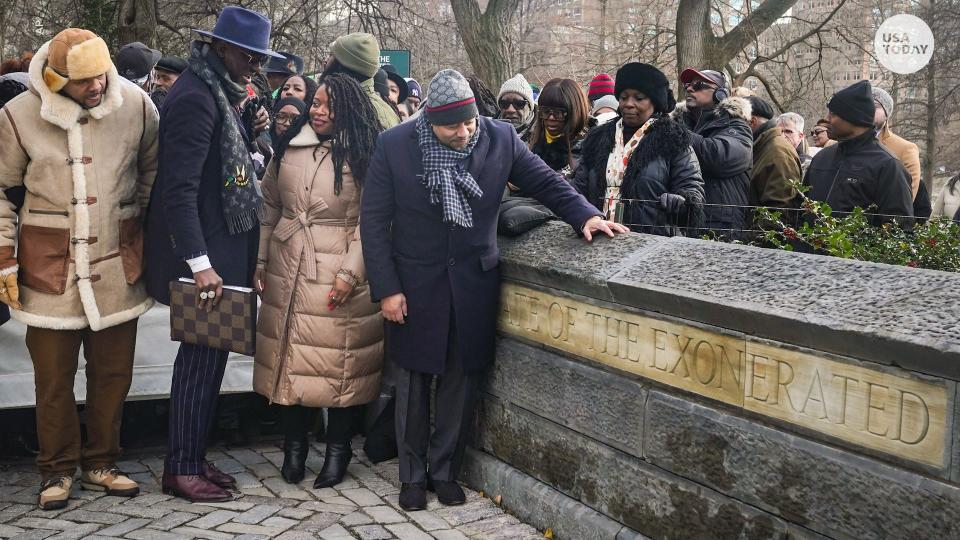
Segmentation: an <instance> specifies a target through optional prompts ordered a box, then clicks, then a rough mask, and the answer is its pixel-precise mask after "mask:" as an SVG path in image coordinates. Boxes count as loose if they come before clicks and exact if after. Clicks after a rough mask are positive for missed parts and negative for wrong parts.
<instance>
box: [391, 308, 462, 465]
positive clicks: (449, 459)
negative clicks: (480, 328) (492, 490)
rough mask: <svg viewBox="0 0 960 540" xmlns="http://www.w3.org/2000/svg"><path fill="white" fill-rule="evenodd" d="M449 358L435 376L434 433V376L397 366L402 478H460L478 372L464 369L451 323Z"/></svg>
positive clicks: (397, 405) (398, 427)
mask: <svg viewBox="0 0 960 540" xmlns="http://www.w3.org/2000/svg"><path fill="white" fill-rule="evenodd" d="M450 333H451V336H450V339H449V340H448V346H447V361H446V365H445V366H444V372H443V374H441V375H439V376H436V380H437V392H436V403H435V405H434V423H435V428H434V430H433V433H432V434H431V433H430V386H431V384H432V383H433V379H434V377H435V376H434V375H431V374H429V373H421V372H418V371H410V370H407V369H403V368H398V370H399V372H400V373H399V376H398V377H397V397H396V422H397V450H398V452H399V457H400V481H401V482H403V483H405V484H409V483H416V482H425V481H426V479H427V470H428V464H429V474H430V478H432V479H433V480H439V481H455V480H456V479H457V477H458V476H459V474H460V466H461V465H462V463H463V452H464V447H465V446H466V443H467V436H468V433H467V432H468V429H469V426H470V417H471V415H472V414H473V409H474V405H475V403H476V395H477V386H478V382H479V378H480V376H479V374H467V373H465V372H464V369H463V363H462V362H461V361H460V358H459V355H457V354H455V352H454V351H455V348H454V339H453V335H454V330H453V325H452V324H451V328H450Z"/></svg>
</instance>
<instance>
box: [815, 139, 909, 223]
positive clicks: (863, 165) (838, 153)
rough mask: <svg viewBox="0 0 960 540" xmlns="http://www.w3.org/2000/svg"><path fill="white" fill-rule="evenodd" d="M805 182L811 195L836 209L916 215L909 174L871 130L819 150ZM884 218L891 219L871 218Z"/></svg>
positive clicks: (879, 220)
mask: <svg viewBox="0 0 960 540" xmlns="http://www.w3.org/2000/svg"><path fill="white" fill-rule="evenodd" d="M803 183H804V184H805V185H807V186H810V191H809V192H808V193H807V196H808V197H810V198H811V199H813V200H815V201H821V202H826V203H827V204H829V205H830V208H831V209H833V211H834V212H850V211H852V210H853V209H854V208H857V207H860V208H863V209H864V210H865V211H866V212H869V213H875V214H884V215H887V216H910V217H912V216H913V192H912V191H911V189H910V184H911V179H910V174H909V173H908V172H907V170H906V169H905V168H904V167H903V164H901V163H900V161H899V160H898V159H897V158H896V157H894V155H893V154H891V153H890V151H889V150H887V149H886V148H884V146H883V145H882V144H880V142H879V141H877V138H876V136H875V135H874V133H873V131H872V130H868V131H866V132H864V133H863V135H860V136H859V137H855V138H853V139H849V140H846V141H841V142H840V143H839V144H835V145H832V146H828V147H827V148H824V149H823V150H821V151H819V152H817V155H815V156H813V161H812V162H811V163H810V168H809V169H807V174H806V176H804V179H803ZM873 205H875V206H876V207H875V208H870V206H873ZM885 221H890V218H889V217H883V216H880V215H877V216H874V217H873V219H872V220H871V222H872V223H873V224H874V225H880V224H882V223H883V222H885Z"/></svg>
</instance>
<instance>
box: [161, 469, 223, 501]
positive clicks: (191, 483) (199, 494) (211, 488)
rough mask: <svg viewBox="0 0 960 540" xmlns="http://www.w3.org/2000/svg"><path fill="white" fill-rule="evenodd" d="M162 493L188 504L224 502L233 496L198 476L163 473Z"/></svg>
mask: <svg viewBox="0 0 960 540" xmlns="http://www.w3.org/2000/svg"><path fill="white" fill-rule="evenodd" d="M163 492H164V493H166V494H167V495H173V496H174V497H180V498H183V499H186V500H188V501H190V502H195V503H204V502H224V501H230V500H233V496H232V495H230V493H229V492H227V491H224V490H223V488H221V487H220V486H218V485H216V484H214V483H213V482H211V481H209V480H207V479H206V478H204V477H202V476H198V475H188V474H167V473H166V472H164V473H163Z"/></svg>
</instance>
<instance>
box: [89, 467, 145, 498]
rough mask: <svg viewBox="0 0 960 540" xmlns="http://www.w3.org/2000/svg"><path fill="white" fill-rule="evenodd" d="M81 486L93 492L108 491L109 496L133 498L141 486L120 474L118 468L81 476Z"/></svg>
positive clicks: (103, 469)
mask: <svg viewBox="0 0 960 540" xmlns="http://www.w3.org/2000/svg"><path fill="white" fill-rule="evenodd" d="M80 485H81V486H82V487H83V489H89V490H91V491H106V492H107V495H114V496H117V497H133V496H135V495H137V494H138V493H140V486H139V485H138V484H137V483H136V482H134V481H133V480H131V479H130V478H128V477H127V476H126V475H125V474H123V473H122V472H120V469H118V468H117V467H116V466H109V467H100V468H97V469H93V470H90V471H83V473H81V474H80Z"/></svg>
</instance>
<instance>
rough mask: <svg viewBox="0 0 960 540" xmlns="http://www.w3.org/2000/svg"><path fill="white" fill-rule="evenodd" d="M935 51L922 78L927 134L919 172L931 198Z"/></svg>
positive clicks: (935, 115) (935, 107)
mask: <svg viewBox="0 0 960 540" xmlns="http://www.w3.org/2000/svg"><path fill="white" fill-rule="evenodd" d="M938 60H939V59H938V58H937V51H936V49H934V51H933V58H931V59H930V63H929V64H927V67H926V68H925V69H926V70H927V72H926V73H925V74H924V78H925V79H926V82H927V103H926V109H927V110H926V113H927V130H926V131H927V134H926V141H925V145H924V146H926V149H925V150H926V151H925V152H924V153H923V163H921V171H922V172H923V183H924V184H926V185H927V191H929V192H930V195H931V196H933V195H935V193H933V169H934V167H935V166H936V158H937V120H938V118H937V61H938Z"/></svg>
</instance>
